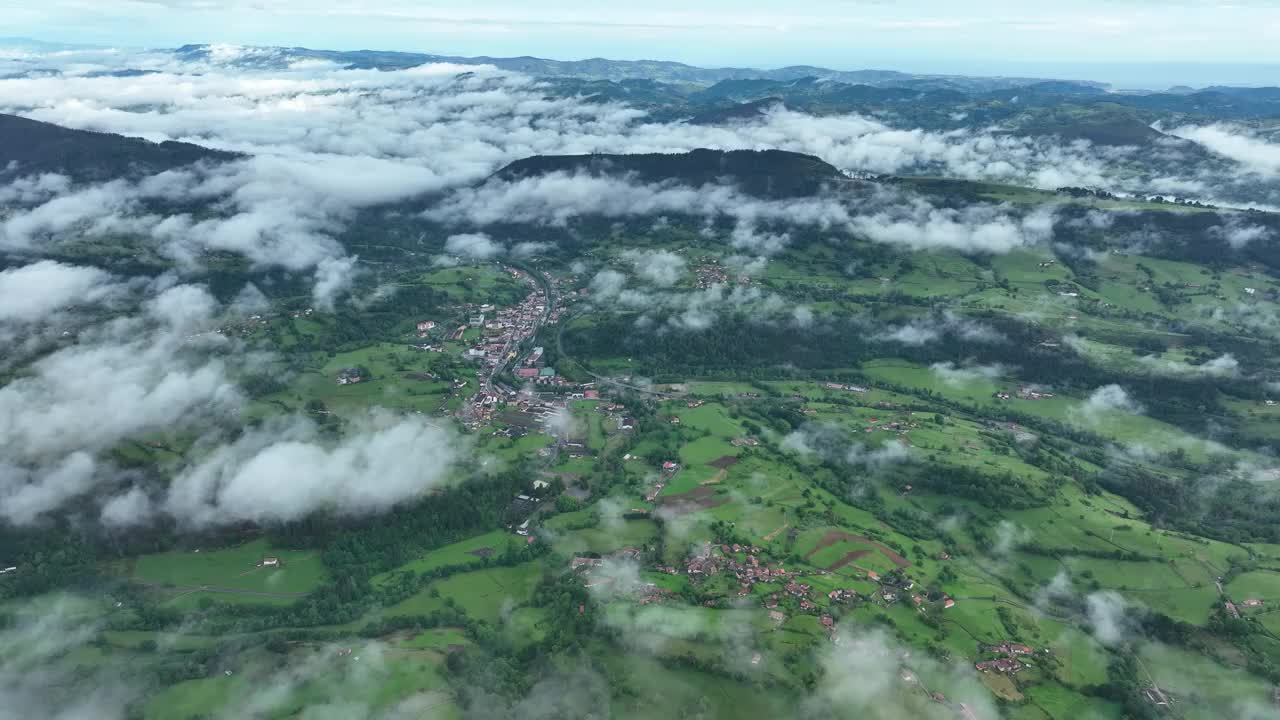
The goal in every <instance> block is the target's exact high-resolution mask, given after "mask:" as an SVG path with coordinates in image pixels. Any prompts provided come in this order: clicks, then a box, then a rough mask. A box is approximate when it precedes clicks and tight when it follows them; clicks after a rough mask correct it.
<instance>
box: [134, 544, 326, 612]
mask: <svg viewBox="0 0 1280 720" xmlns="http://www.w3.org/2000/svg"><path fill="white" fill-rule="evenodd" d="M268 557H274V558H278V559H279V565H278V566H276V567H265V566H263V565H262V561H263V560H264V558H268ZM131 569H132V577H133V579H134V580H136V581H138V582H141V583H146V584H149V585H155V586H159V587H162V588H172V589H176V590H180V591H192V590H200V589H204V588H208V589H214V590H218V591H222V590H228V591H231V592H225V593H224V592H218V593H216V594H215V593H206V594H207V595H208V596H210V597H214V598H215V599H218V600H221V601H224V602H237V601H249V602H252V601H254V600H255V599H257V600H286V601H291V600H292V599H296V598H297V597H301V596H302V595H305V594H306V593H308V592H310V591H311V590H313V589H315V587H316V586H317V585H319V584H320V583H322V582H324V581H325V580H327V579H328V572H327V571H326V570H325V568H324V564H323V563H322V562H321V561H320V558H319V557H318V556H317V554H316V553H315V552H314V551H308V550H282V549H278V548H272V547H270V546H269V545H268V544H267V541H266V540H261V539H260V540H254V541H252V542H247V543H244V544H243V545H238V546H235V547H232V548H225V549H214V548H200V549H199V550H198V551H197V550H194V549H193V550H191V551H184V552H169V553H161V554H157V555H142V556H139V557H138V558H137V560H136V561H135V562H134V563H133V565H132V568H131Z"/></svg>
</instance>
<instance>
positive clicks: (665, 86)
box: [172, 45, 1280, 144]
mask: <svg viewBox="0 0 1280 720" xmlns="http://www.w3.org/2000/svg"><path fill="white" fill-rule="evenodd" d="M172 52H173V53H174V55H175V56H176V57H178V58H179V59H182V60H185V61H190V62H205V63H214V64H224V65H231V66H237V67H246V68H259V69H270V68H285V67H289V66H290V65H292V64H294V63H297V62H299V61H304V60H321V61H325V62H331V63H334V64H336V65H340V66H343V67H349V68H377V69H382V70H393V69H400V68H407V67H414V66H417V65H422V64H424V63H454V64H458V65H492V66H495V67H498V68H501V69H504V70H511V71H516V72H522V73H526V74H530V75H535V76H538V77H543V78H548V79H549V80H551V81H552V82H554V83H557V84H558V86H559V89H560V90H561V91H562V92H572V93H576V94H580V95H583V96H585V97H587V98H590V99H594V100H597V101H618V102H626V103H628V104H630V105H633V106H636V107H641V108H645V109H648V110H651V111H655V119H659V120H674V119H687V118H690V117H692V118H693V122H697V123H706V124H715V123H718V122H723V121H729V120H733V119H735V118H743V117H750V116H751V115H752V114H754V113H755V112H757V111H758V110H759V108H760V107H764V106H767V105H771V104H776V102H782V103H783V104H785V105H786V106H787V107H790V108H792V109H796V110H802V111H805V112H810V113H816V114H824V113H833V112H863V113H867V112H884V111H888V112H890V113H894V114H898V115H900V116H901V117H902V119H904V120H907V121H908V122H909V123H911V124H913V125H918V126H920V127H925V128H952V127H961V126H970V127H972V126H974V125H979V124H989V123H1003V122H1005V121H1008V120H1009V119H1011V118H1013V117H1015V116H1017V115H1020V114H1023V113H1026V112H1032V113H1035V112H1037V111H1038V110H1040V109H1044V108H1058V107H1061V106H1063V105H1072V106H1078V107H1081V108H1084V109H1085V111H1086V112H1087V113H1095V112H1097V109H1098V108H1104V110H1105V112H1106V113H1109V112H1110V111H1109V110H1106V109H1107V108H1115V107H1121V108H1127V109H1128V111H1127V112H1128V114H1129V115H1130V117H1129V118H1121V119H1119V120H1116V119H1115V118H1111V119H1108V120H1106V121H1105V122H1103V123H1102V124H1104V125H1105V124H1115V123H1116V122H1120V123H1122V124H1125V125H1128V126H1129V128H1128V129H1124V130H1119V131H1114V129H1113V130H1103V131H1101V132H1100V133H1098V132H1094V131H1089V132H1088V133H1085V134H1078V133H1076V132H1074V131H1073V130H1071V129H1068V131H1067V132H1066V133H1065V136H1066V137H1073V138H1074V137H1084V138H1090V135H1091V134H1093V135H1100V136H1101V137H1103V138H1104V140H1103V143H1104V144H1115V143H1114V142H1111V141H1109V140H1107V138H1112V139H1120V138H1126V137H1127V138H1130V139H1132V140H1143V139H1144V136H1145V139H1146V140H1150V139H1152V138H1153V137H1154V136H1153V135H1152V134H1151V133H1146V132H1142V131H1141V130H1138V129H1136V127H1134V126H1135V124H1142V125H1149V124H1150V123H1151V122H1152V121H1153V120H1154V119H1155V118H1156V116H1158V115H1163V114H1169V113H1177V114H1181V115H1185V116H1188V117H1196V118H1211V119H1216V120H1248V119H1257V118H1270V117H1280V88H1274V87H1264V88H1248V87H1208V88H1203V89H1200V90H1195V89H1192V88H1177V89H1175V90H1171V91H1169V92H1150V93H1143V92H1125V93H1115V92H1110V91H1109V90H1108V86H1107V85H1106V84H1104V83H1098V82H1087V81H1075V80H1054V79H1044V78H1023V77H967V76H960V75H920V74H911V73H903V72H896V71H892V70H852V71H845V70H832V69H830V68H822V67H815V66H811V65H795V66H790V67H785V68H778V69H774V70H764V69H754V68H701V67H695V66H692V65H686V64H683V63H678V62H668V61H657V60H635V61H632V60H606V59H602V58H593V59H590V60H569V61H562V60H549V59H546V58H536V57H513V58H498V57H488V56H479V57H460V56H455V55H433V54H427V53H411V52H388V51H381V50H353V51H341V50H314V49H310V48H301V47H293V48H284V47H235V48H228V47H227V46H219V45H184V46H182V47H180V48H177V49H176V50H173V51H172ZM765 100H768V101H770V102H768V103H763V102H762V101H765ZM775 101H776V102H775ZM742 103H748V104H749V105H748V107H743V108H739V107H736V106H738V105H740V104H742ZM751 104H754V105H756V106H757V107H751ZM1104 114H1105V113H1104ZM962 116H963V117H962ZM957 118H960V119H957ZM1018 124H1020V123H1018ZM1031 124H1032V125H1033V126H1035V127H1036V129H1037V131H1038V130H1041V129H1043V127H1041V126H1039V125H1036V123H1035V122H1031ZM1041 125H1042V124H1041ZM1090 139H1092V138H1090Z"/></svg>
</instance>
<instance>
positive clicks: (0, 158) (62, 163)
mask: <svg viewBox="0 0 1280 720" xmlns="http://www.w3.org/2000/svg"><path fill="white" fill-rule="evenodd" d="M237 157H239V155H237V154H236V153H230V152H224V151H221V150H211V149H209V148H206V147H202V146H200V145H193V144H191V143H181V142H171V141H170V142H162V143H153V142H150V141H148V140H143V139H141V138H131V137H125V136H123V135H115V134H112V133H100V132H91V131H88V130H73V129H71V128H65V127H61V126H59V125H53V124H51V123H45V122H39V121H37V120H29V119H27V118H24V117H19V116H17V115H4V114H0V176H4V175H10V176H13V175H35V174H40V173H61V174H63V175H69V176H71V177H72V178H73V179H75V180H79V181H86V182H94V181H101V180H108V179H112V178H117V177H122V176H131V175H144V174H154V173H158V172H163V171H165V170H169V169H172V168H176V167H181V166H183V165H190V164H191V163H194V162H196V161H198V160H215V161H223V160H232V159H235V158H237Z"/></svg>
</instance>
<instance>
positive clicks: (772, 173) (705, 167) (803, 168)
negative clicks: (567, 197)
mask: <svg viewBox="0 0 1280 720" xmlns="http://www.w3.org/2000/svg"><path fill="white" fill-rule="evenodd" d="M553 172H566V173H586V174H590V175H631V176H634V177H636V178H637V179H639V180H641V181H644V182H650V183H659V182H667V181H675V182H678V183H680V184H683V185H692V186H701V185H705V184H708V183H715V182H720V181H723V180H729V181H731V182H734V183H736V184H737V185H738V186H739V188H741V189H742V190H743V191H744V192H747V193H750V194H752V195H759V196H762V197H795V196H803V195H812V194H814V193H816V192H818V191H819V190H821V189H822V188H823V187H824V186H827V185H833V184H837V183H840V182H844V181H845V180H846V178H845V176H844V175H843V174H842V173H841V172H840V171H839V170H837V169H836V168H835V167H834V166H832V165H830V164H828V163H826V162H824V161H823V160H821V159H820V158H816V157H814V156H812V155H804V154H801V153H794V152H787V151H784V150H729V151H724V150H706V149H698V150H693V151H691V152H687V153H671V154H664V153H651V154H645V155H535V156H533V157H529V158H525V159H523V160H517V161H515V162H513V163H511V164H510V165H507V166H506V167H504V168H502V169H501V170H499V171H498V172H497V173H495V174H494V177H495V178H498V179H502V180H508V181H514V180H521V179H525V178H531V177H538V176H541V175H546V174H549V173H553Z"/></svg>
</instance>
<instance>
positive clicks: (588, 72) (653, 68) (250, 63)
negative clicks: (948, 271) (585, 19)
mask: <svg viewBox="0 0 1280 720" xmlns="http://www.w3.org/2000/svg"><path fill="white" fill-rule="evenodd" d="M173 53H174V55H176V56H177V57H178V58H179V59H180V60H185V61H189V62H210V63H229V64H233V65H238V66H243V67H261V68H268V67H272V68H283V67H287V66H288V65H289V64H290V63H293V62H296V61H298V60H327V61H329V62H333V63H337V64H340V65H345V66H347V67H351V68H375V69H379V70H394V69H400V68H407V67H413V66H415V65H422V64H424V63H456V64H459V65H493V66H494V67H498V68H501V69H503V70H513V71H517V72H522V73H528V74H530V75H540V76H545V77H573V78H583V79H591V80H613V81H622V80H636V79H644V80H657V81H659V82H665V83H678V84H692V85H702V86H711V85H714V84H715V83H718V82H722V81H725V80H744V79H763V80H774V81H783V82H785V81H790V80H798V79H801V78H817V79H821V80H833V81H837V82H843V83H850V84H861V85H876V86H907V85H910V84H913V83H922V84H923V85H924V87H923V88H922V89H942V88H949V89H959V90H965V91H969V92H984V91H990V90H996V89H1001V88H1017V87H1024V86H1027V85H1032V84H1035V83H1040V82H1043V81H1044V79H1043V78H1016V77H1010V78H1006V77H966V76H961V75H917V74H912V73H903V72H897V71H893V70H832V69H830V68H823V67H814V66H811V65H793V66H788V67H783V68H774V69H759V68H741V67H722V68H703V67H696V66H693V65H686V64H684V63H679V62H672V61H667V60H609V59H606V58H589V59H586V60H551V59H547V58H539V57H532V56H527V55H526V56H521V57H490V56H487V55H480V56H474V57H465V56H458V55H435V54H430V53H412V52H389V51H384V50H349V51H347V50H315V49H311V48H302V47H291V48H284V47H228V46H225V45H183V46H182V47H179V48H177V49H175V50H174V51H173ZM1093 85H1096V86H1097V87H1098V88H1101V87H1103V86H1102V85H1101V84H1098V83H1093Z"/></svg>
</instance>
